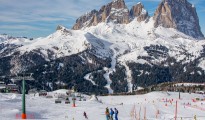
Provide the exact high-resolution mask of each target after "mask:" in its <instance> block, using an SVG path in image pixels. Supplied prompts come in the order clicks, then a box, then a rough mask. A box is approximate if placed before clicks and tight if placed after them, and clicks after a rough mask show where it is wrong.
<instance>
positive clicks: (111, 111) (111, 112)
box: [110, 108, 114, 120]
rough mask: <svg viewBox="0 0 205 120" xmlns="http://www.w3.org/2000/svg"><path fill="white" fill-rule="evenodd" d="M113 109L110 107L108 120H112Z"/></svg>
mask: <svg viewBox="0 0 205 120" xmlns="http://www.w3.org/2000/svg"><path fill="white" fill-rule="evenodd" d="M113 115H114V111H113V110H112V108H110V120H113Z"/></svg>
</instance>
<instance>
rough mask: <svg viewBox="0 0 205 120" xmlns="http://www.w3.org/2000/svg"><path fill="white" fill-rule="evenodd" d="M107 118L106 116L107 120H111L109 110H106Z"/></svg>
mask: <svg viewBox="0 0 205 120" xmlns="http://www.w3.org/2000/svg"><path fill="white" fill-rule="evenodd" d="M105 116H106V120H110V113H109V109H108V108H106V109H105Z"/></svg>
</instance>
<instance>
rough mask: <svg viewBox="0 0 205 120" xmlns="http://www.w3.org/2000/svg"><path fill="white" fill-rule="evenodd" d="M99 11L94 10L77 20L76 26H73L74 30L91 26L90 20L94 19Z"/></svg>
mask: <svg viewBox="0 0 205 120" xmlns="http://www.w3.org/2000/svg"><path fill="white" fill-rule="evenodd" d="M97 13H98V11H96V10H92V11H91V12H90V13H87V14H85V15H83V16H81V17H80V18H78V19H77V20H76V24H75V25H74V26H73V29H74V30H78V29H81V28H82V27H86V26H88V25H89V23H87V22H89V20H91V19H93V16H94V15H95V14H97Z"/></svg>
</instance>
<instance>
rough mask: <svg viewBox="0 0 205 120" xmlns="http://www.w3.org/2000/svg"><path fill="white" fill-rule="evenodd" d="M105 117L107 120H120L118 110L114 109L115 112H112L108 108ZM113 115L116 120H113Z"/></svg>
mask: <svg viewBox="0 0 205 120" xmlns="http://www.w3.org/2000/svg"><path fill="white" fill-rule="evenodd" d="M105 115H106V120H118V110H117V109H116V108H114V111H113V109H112V108H110V111H109V109H108V107H107V108H106V110H105ZM113 115H114V118H115V119H113Z"/></svg>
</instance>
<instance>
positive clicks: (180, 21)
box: [153, 0, 204, 39]
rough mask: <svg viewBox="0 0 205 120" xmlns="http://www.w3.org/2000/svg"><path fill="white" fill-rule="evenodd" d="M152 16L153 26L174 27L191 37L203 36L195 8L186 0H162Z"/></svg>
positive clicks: (200, 37) (198, 37) (201, 37)
mask: <svg viewBox="0 0 205 120" xmlns="http://www.w3.org/2000/svg"><path fill="white" fill-rule="evenodd" d="M153 18H154V20H155V23H154V27H158V26H163V27H165V28H174V29H177V30H179V31H180V32H183V33H184V34H186V35H189V36H192V37H193V38H197V39H203V38H204V35H203V34H202V32H201V29H200V26H199V18H198V15H197V13H196V8H195V7H194V6H193V5H192V4H190V3H189V2H188V1H187V0H163V1H162V2H161V3H160V4H159V6H158V8H157V10H156V11H155V14H154V17H153Z"/></svg>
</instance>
